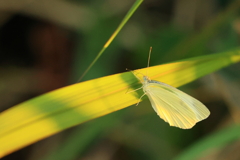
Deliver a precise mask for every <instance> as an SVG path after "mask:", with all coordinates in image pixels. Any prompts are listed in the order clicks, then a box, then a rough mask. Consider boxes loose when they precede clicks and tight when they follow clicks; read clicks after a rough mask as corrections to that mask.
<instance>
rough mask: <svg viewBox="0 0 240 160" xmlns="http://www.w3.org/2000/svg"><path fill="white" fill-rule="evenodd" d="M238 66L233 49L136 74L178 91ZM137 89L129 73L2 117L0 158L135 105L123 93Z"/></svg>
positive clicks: (133, 94) (93, 82)
mask: <svg viewBox="0 0 240 160" xmlns="http://www.w3.org/2000/svg"><path fill="white" fill-rule="evenodd" d="M239 61H240V55H239V51H238V50H236V51H231V52H226V53H222V54H214V55H209V56H202V57H196V58H192V59H187V60H184V61H179V62H174V63H168V64H163V65H158V66H154V67H149V68H148V69H146V68H143V69H139V70H136V71H137V72H139V73H142V74H146V71H147V73H148V76H149V77H150V78H151V79H154V80H158V81H162V82H164V83H167V84H170V85H172V86H174V87H179V86H181V85H183V84H186V83H189V82H191V81H193V80H195V79H197V78H199V77H202V76H204V75H206V74H208V73H211V72H214V71H216V70H218V69H220V68H222V67H225V66H228V65H230V64H232V63H236V62H239ZM138 75H139V77H140V78H142V77H141V76H142V75H141V74H138ZM140 86H141V84H140V82H139V81H138V79H136V78H135V77H134V76H133V75H132V73H131V72H125V73H120V74H115V75H111V76H107V77H102V78H98V79H93V80H89V81H86V82H82V83H78V84H73V85H70V86H67V87H63V88H60V89H57V90H55V91H52V92H49V93H46V94H44V95H42V96H39V97H36V98H33V99H31V100H28V101H26V102H24V103H21V104H19V105H16V106H14V107H12V108H10V109H8V110H6V111H4V112H2V113H1V114H0V144H1V145H0V157H3V156H4V155H7V154H9V153H11V152H13V151H15V150H17V149H20V148H22V147H24V146H27V145H29V144H31V143H34V142H36V141H39V140H40V139H43V138H45V137H48V136H50V135H53V134H55V133H57V132H60V131H62V130H64V129H66V128H69V127H72V126H75V125H78V124H81V123H83V122H86V121H88V120H91V119H94V118H97V117H100V116H103V115H106V114H109V113H112V112H114V111H117V110H120V109H123V108H125V107H128V106H130V105H132V104H135V103H137V102H138V100H139V97H140V96H141V95H142V94H143V92H142V91H141V90H139V91H137V92H131V93H127V94H126V92H127V91H128V90H129V89H130V90H134V89H136V88H138V87H140Z"/></svg>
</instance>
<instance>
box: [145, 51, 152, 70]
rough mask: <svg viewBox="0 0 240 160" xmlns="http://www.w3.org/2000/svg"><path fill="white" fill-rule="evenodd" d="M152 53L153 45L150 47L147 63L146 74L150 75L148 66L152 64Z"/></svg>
mask: <svg viewBox="0 0 240 160" xmlns="http://www.w3.org/2000/svg"><path fill="white" fill-rule="evenodd" d="M151 53H152V47H150V49H149V53H148V64H147V71H146V75H148V67H149V64H150V57H151Z"/></svg>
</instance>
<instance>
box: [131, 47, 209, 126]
mask: <svg viewBox="0 0 240 160" xmlns="http://www.w3.org/2000/svg"><path fill="white" fill-rule="evenodd" d="M151 50H152V47H151V48H150V51H149V57H148V67H149V61H150V54H151ZM132 73H133V74H134V76H136V78H138V79H139V80H140V81H141V82H142V87H141V88H142V89H143V92H144V94H143V95H142V96H141V97H140V100H141V98H142V97H143V96H144V95H147V96H148V98H149V100H150V102H151V105H152V107H153V109H154V111H155V112H156V113H157V114H158V115H159V117H160V118H162V119H163V120H164V121H165V122H167V123H169V125H170V126H175V127H179V128H182V129H190V128H192V127H193V126H194V125H195V124H196V123H197V122H199V121H202V120H204V119H206V118H207V117H208V116H209V115H210V111H209V110H208V109H207V107H206V106H205V105H204V104H202V103H201V102H200V101H198V100H197V99H195V98H193V97H191V96H190V95H188V94H186V93H184V92H182V91H180V90H179V89H177V88H175V87H173V86H170V85H168V84H166V83H163V82H159V81H155V80H151V79H150V78H149V77H148V76H147V75H144V76H143V80H141V79H140V78H139V77H137V75H136V74H135V73H134V72H132ZM141 88H138V89H141ZM138 89H136V90H138ZM134 91H135V90H134ZM140 100H139V102H140ZM139 102H138V103H139ZM138 103H137V105H138Z"/></svg>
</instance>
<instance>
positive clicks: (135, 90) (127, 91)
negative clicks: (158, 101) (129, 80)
mask: <svg viewBox="0 0 240 160" xmlns="http://www.w3.org/2000/svg"><path fill="white" fill-rule="evenodd" d="M142 88H143V87H140V88H137V89H134V90H132V91H127V92H126V94H128V93H131V92H134V91H137V90H139V89H142Z"/></svg>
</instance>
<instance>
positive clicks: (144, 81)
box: [143, 76, 151, 84]
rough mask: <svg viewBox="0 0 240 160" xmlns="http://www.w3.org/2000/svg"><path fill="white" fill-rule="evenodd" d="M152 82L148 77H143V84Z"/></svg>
mask: <svg viewBox="0 0 240 160" xmlns="http://www.w3.org/2000/svg"><path fill="white" fill-rule="evenodd" d="M149 82H151V79H150V78H149V77H148V76H143V84H147V83H149Z"/></svg>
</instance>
